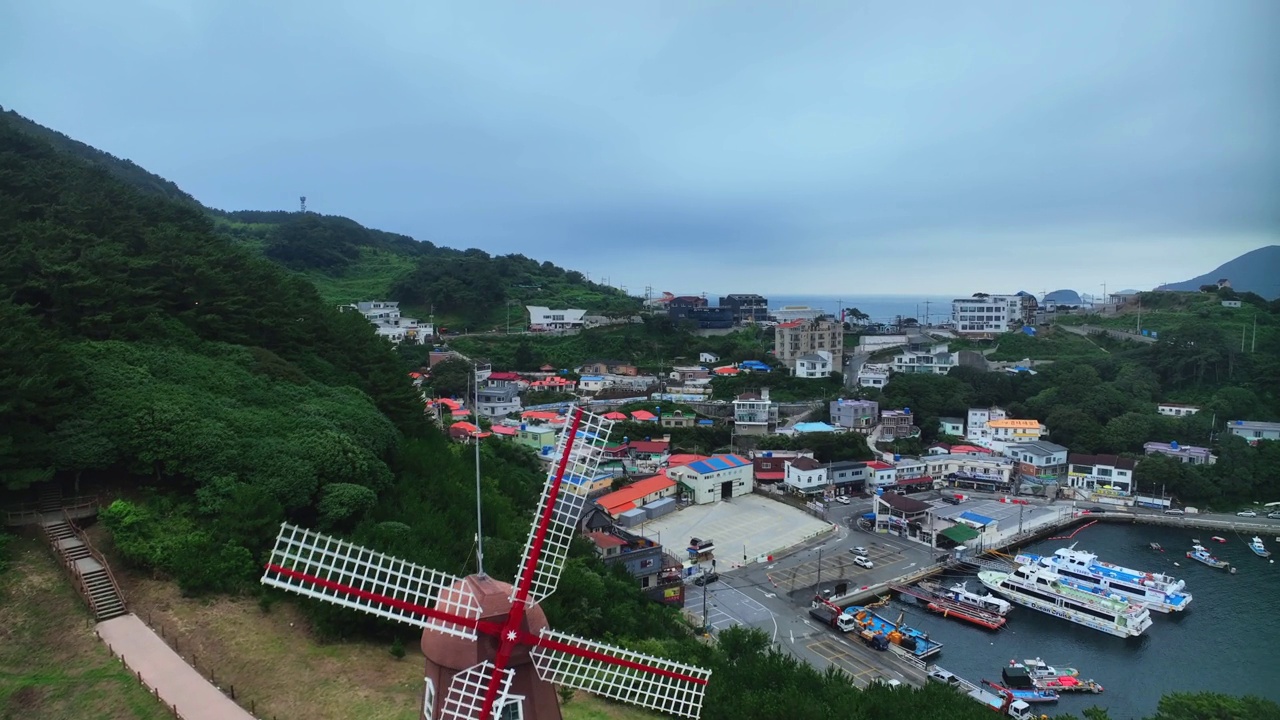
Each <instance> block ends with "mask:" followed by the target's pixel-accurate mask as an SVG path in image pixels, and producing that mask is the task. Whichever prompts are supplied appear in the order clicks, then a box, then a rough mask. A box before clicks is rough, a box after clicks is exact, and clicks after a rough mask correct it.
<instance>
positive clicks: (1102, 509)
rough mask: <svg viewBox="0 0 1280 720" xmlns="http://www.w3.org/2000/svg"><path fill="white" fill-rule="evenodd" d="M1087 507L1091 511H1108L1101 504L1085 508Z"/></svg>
mask: <svg viewBox="0 0 1280 720" xmlns="http://www.w3.org/2000/svg"><path fill="white" fill-rule="evenodd" d="M1085 509H1086V510H1088V511H1089V512H1106V511H1107V509H1106V508H1104V507H1102V506H1101V505H1094V506H1093V507H1091V508H1085Z"/></svg>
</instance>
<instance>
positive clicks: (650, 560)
mask: <svg viewBox="0 0 1280 720" xmlns="http://www.w3.org/2000/svg"><path fill="white" fill-rule="evenodd" d="M640 567H642V568H651V567H653V558H647V559H644V560H641V561H640Z"/></svg>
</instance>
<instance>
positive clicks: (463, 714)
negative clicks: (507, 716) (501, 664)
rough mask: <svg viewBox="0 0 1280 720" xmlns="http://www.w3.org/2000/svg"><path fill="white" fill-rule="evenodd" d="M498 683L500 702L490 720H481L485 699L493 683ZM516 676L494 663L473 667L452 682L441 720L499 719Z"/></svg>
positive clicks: (491, 713) (490, 715)
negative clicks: (498, 667) (495, 681)
mask: <svg viewBox="0 0 1280 720" xmlns="http://www.w3.org/2000/svg"><path fill="white" fill-rule="evenodd" d="M495 676H496V677H497V680H498V700H497V702H495V703H494V704H493V711H492V712H490V713H489V717H488V718H481V717H480V713H481V711H482V710H484V697H485V694H486V693H487V692H488V691H489V686H490V685H491V684H492V683H493V680H494V677H495ZM514 677H515V673H514V672H513V671H511V670H499V669H497V668H496V667H494V664H493V663H491V662H482V663H480V664H479V665H472V666H471V667H469V668H467V669H466V670H463V671H462V672H460V673H458V674H457V675H454V676H453V680H451V681H450V682H449V690H448V692H447V693H446V694H445V698H444V703H443V704H441V706H440V719H439V720H492V719H493V718H497V717H498V713H500V712H501V711H502V706H503V704H504V702H503V701H504V700H505V699H506V697H507V695H508V694H509V693H510V691H511V681H512V680H513V679H514Z"/></svg>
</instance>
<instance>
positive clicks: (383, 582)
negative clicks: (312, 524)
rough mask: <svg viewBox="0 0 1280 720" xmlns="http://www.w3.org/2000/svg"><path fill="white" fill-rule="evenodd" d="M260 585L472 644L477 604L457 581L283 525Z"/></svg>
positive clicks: (397, 559)
mask: <svg viewBox="0 0 1280 720" xmlns="http://www.w3.org/2000/svg"><path fill="white" fill-rule="evenodd" d="M262 584H263V585H269V586H272V587H276V588H280V589H281V590H288V591H289V592H294V593H298V594H299V595H305V596H307V597H311V598H315V599H317V600H323V601H325V602H331V603H333V604H335V605H342V606H343V607H349V608H354V609H356V610H362V611H364V612H367V613H369V614H371V615H377V616H378V617H383V618H387V619H389V620H397V621H399V622H403V623H407V624H409V625H416V626H418V627H423V628H430V629H432V630H435V631H437V632H441V633H444V634H446V635H453V636H455V637H460V638H465V639H468V640H474V639H475V638H476V630H475V622H476V621H477V620H478V619H479V618H480V603H479V602H478V601H477V600H476V598H475V596H474V595H472V593H471V592H470V591H469V590H467V589H466V586H465V585H464V584H462V582H461V579H460V578H458V577H455V576H453V575H449V574H448V573H443V572H440V571H438V570H432V569H430V568H426V567H422V566H421V565H414V564H413V563H410V562H405V561H404V560H401V559H399V558H395V557H392V556H390V555H385V554H383V553H380V552H377V551H375V550H370V549H368V548H363V547H360V546H359V545H355V544H352V543H349V542H346V541H345V540H338V539H337V538H332V537H329V536H327V535H321V534H320V533H317V532H312V531H311V530H307V529H305V528H300V527H297V526H294V525H290V524H288V523H283V524H282V525H281V526H280V534H279V535H277V536H276V546H275V548H274V549H273V550H272V551H271V558H270V560H269V562H268V563H267V569H266V572H265V573H264V574H263V576H262ZM442 615H448V616H453V617H454V618H456V620H449V619H444V618H442V617H441V616H442Z"/></svg>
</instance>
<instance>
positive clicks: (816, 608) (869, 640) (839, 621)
mask: <svg viewBox="0 0 1280 720" xmlns="http://www.w3.org/2000/svg"><path fill="white" fill-rule="evenodd" d="M809 617H811V618H813V619H814V620H817V621H818V622H820V623H822V624H823V625H826V626H827V627H829V628H832V629H833V630H836V631H837V632H842V633H847V634H849V635H852V636H853V637H856V638H857V639H859V640H861V641H862V642H863V643H865V644H866V645H867V646H869V647H871V648H873V649H875V650H888V649H889V638H887V637H885V635H884V633H877V632H871V631H870V630H863V629H861V628H859V627H858V623H857V621H856V620H854V619H853V616H852V615H845V614H843V612H842V611H841V610H840V608H839V607H836V606H835V605H829V604H827V603H824V602H815V603H814V605H813V607H811V608H809Z"/></svg>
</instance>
